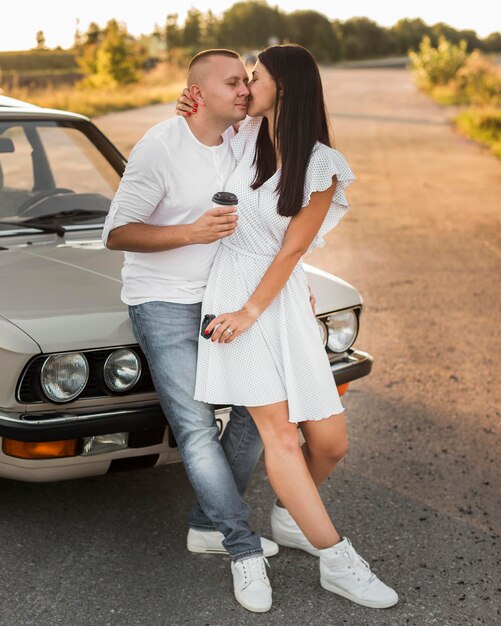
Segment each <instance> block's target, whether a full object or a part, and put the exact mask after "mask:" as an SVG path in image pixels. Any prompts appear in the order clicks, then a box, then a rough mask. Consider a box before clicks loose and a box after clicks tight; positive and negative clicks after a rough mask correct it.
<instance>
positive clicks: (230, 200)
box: [212, 191, 238, 206]
mask: <svg viewBox="0 0 501 626" xmlns="http://www.w3.org/2000/svg"><path fill="white" fill-rule="evenodd" d="M212 202H214V204H220V205H221V206H237V204H238V198H237V197H236V195H235V194H234V193H230V192H229V191H218V192H217V193H215V194H214V195H213V196H212Z"/></svg>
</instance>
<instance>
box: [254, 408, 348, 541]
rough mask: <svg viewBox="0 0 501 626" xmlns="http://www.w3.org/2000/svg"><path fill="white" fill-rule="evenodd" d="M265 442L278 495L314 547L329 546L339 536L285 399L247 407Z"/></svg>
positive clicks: (267, 459) (271, 480) (272, 482)
mask: <svg viewBox="0 0 501 626" xmlns="http://www.w3.org/2000/svg"><path fill="white" fill-rule="evenodd" d="M247 408H248V410H249V412H250V414H251V415H252V418H253V419H254V421H255V423H256V426H257V428H258V430H259V433H260V435H261V438H262V440H263V444H264V458H265V465H266V471H267V473H268V478H269V480H270V483H271V486H272V487H273V490H274V491H275V494H276V495H277V497H278V498H279V499H280V500H281V501H282V502H283V503H284V505H285V506H286V507H287V510H288V511H289V513H290V514H291V515H292V517H293V518H294V520H295V521H296V523H297V524H298V526H299V527H300V528H301V530H302V531H303V533H304V535H305V536H306V538H307V539H308V540H309V541H310V543H311V544H312V545H313V546H315V547H316V548H319V549H322V548H329V547H331V546H333V545H334V544H336V543H338V542H339V541H340V537H339V535H338V533H337V531H336V529H335V528H334V525H333V524H332V521H331V520H330V518H329V515H328V513H327V511H326V510H325V507H324V505H323V502H322V500H321V498H320V494H319V493H318V489H317V487H316V485H315V481H314V480H313V478H312V476H311V474H310V472H309V471H308V466H307V464H306V461H305V457H304V456H303V453H302V451H301V446H300V445H299V433H298V430H297V426H296V424H292V423H290V422H289V412H288V405H287V402H278V403H276V404H271V405H268V406H260V407H247Z"/></svg>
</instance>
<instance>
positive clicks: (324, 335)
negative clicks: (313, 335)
mask: <svg viewBox="0 0 501 626" xmlns="http://www.w3.org/2000/svg"><path fill="white" fill-rule="evenodd" d="M317 324H318V330H319V331H320V337H322V343H323V344H324V347H325V346H326V345H327V338H328V336H329V333H328V331H327V326H326V325H325V322H324V321H323V320H319V319H317Z"/></svg>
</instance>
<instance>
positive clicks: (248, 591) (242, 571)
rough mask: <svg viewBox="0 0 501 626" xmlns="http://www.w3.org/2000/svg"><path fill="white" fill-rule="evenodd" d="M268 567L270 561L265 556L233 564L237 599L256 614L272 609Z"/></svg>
mask: <svg viewBox="0 0 501 626" xmlns="http://www.w3.org/2000/svg"><path fill="white" fill-rule="evenodd" d="M266 565H268V561H267V560H266V559H265V558H264V557H263V556H253V557H250V558H248V559H242V560H240V561H232V562H231V573H232V574H233V591H234V592H235V598H236V600H237V602H239V603H240V604H241V605H242V606H243V607H244V608H246V609H247V610H248V611H253V612H254V613H265V612H266V611H269V610H270V609H271V603H272V598H271V584H270V581H269V579H268V575H267V573H266ZM268 567H269V566H268Z"/></svg>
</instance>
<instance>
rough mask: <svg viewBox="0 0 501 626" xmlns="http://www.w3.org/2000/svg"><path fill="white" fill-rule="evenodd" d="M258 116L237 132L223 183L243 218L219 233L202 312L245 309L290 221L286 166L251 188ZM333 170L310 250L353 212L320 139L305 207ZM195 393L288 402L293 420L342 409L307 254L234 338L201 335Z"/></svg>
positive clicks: (215, 400)
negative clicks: (281, 180)
mask: <svg viewBox="0 0 501 626" xmlns="http://www.w3.org/2000/svg"><path fill="white" fill-rule="evenodd" d="M261 121H262V118H247V119H246V120H245V121H244V123H243V124H242V126H241V128H240V130H239V132H238V134H237V135H236V136H235V137H234V139H233V140H232V147H233V150H234V152H235V156H236V158H237V162H238V164H237V167H236V168H235V170H234V172H233V174H232V175H231V176H230V178H229V179H228V182H227V184H226V191H230V192H233V193H235V194H236V195H237V197H238V215H239V218H238V225H237V228H236V230H235V233H234V234H233V235H231V236H230V237H226V238H225V239H222V240H221V245H220V247H219V250H218V253H217V255H216V258H215V261H214V264H213V266H212V269H211V273H210V277H209V280H208V283H207V288H206V290H205V296H204V300H203V305H202V317H203V316H204V315H205V314H206V313H213V314H214V315H220V314H222V313H229V312H232V311H237V310H239V309H241V308H242V306H243V305H244V304H245V303H246V302H247V300H248V299H249V297H250V296H251V295H252V293H253V292H254V291H255V289H256V287H257V286H258V285H259V283H260V281H261V279H262V277H263V275H264V273H265V272H266V270H267V269H268V267H269V265H270V264H271V262H272V261H273V259H274V257H275V256H276V255H277V253H278V252H279V250H280V248H281V246H282V241H283V238H284V235H285V232H286V230H287V227H288V225H289V222H290V220H291V218H290V217H283V216H281V215H279V214H278V213H277V194H276V193H275V188H276V185H277V182H278V176H280V170H277V172H276V173H275V174H274V175H273V176H272V177H271V178H270V179H269V180H268V181H266V182H265V183H264V184H263V185H262V186H261V187H260V188H259V189H256V190H253V189H251V186H250V185H251V183H252V181H253V180H254V175H255V171H256V170H255V165H253V164H252V161H253V159H254V149H255V144H256V139H257V134H258V131H259V127H260V125H261ZM334 175H336V177H337V185H336V191H335V193H334V198H333V200H332V203H331V206H330V208H329V211H328V213H327V216H326V218H325V220H324V222H323V224H322V226H321V228H320V230H319V232H318V234H317V235H316V237H315V239H314V241H313V242H312V244H311V246H310V249H309V251H311V250H312V249H313V248H316V247H318V246H323V245H325V241H324V240H323V235H325V233H327V232H328V231H329V230H331V229H332V228H334V226H336V224H337V223H338V222H339V220H340V219H341V218H342V217H343V215H344V214H345V213H346V212H347V211H348V207H349V205H348V202H347V200H346V196H345V194H344V188H345V187H347V186H348V185H349V184H350V183H351V182H352V181H353V180H355V176H354V175H353V172H352V171H351V169H350V167H349V166H348V164H347V163H346V161H345V159H344V157H343V156H342V155H341V154H340V153H339V152H338V151H337V150H334V149H333V148H329V147H328V146H326V145H324V144H321V143H320V142H317V144H316V145H315V147H314V148H313V151H312V154H311V158H310V162H309V165H308V169H307V173H306V180H305V189H304V199H303V206H306V205H307V204H308V203H309V200H310V196H311V194H312V193H313V192H315V191H324V190H325V189H327V188H328V187H330V185H331V184H332V177H333V176H334ZM304 210H306V211H307V210H308V209H307V208H306V209H304ZM195 399H197V400H202V401H204V402H209V403H211V404H235V405H240V406H249V407H252V406H262V405H266V404H273V403H275V402H280V401H283V400H287V401H288V408H289V421H290V422H301V421H304V420H319V419H323V418H326V417H329V416H330V415H333V414H335V413H341V412H342V411H344V407H343V405H342V404H341V401H340V398H339V394H338V391H337V387H336V383H335V381H334V379H333V376H332V372H331V369H330V365H329V360H328V357H327V353H326V351H325V348H324V346H323V343H322V340H321V337H320V332H319V329H318V324H317V321H316V319H315V316H314V314H313V312H312V309H311V305H310V301H309V291H308V281H307V277H306V274H305V271H304V269H303V267H302V264H301V262H299V263H298V264H297V265H296V267H295V268H294V270H293V272H292V274H291V276H290V278H289V280H288V281H287V283H286V284H285V286H284V287H283V289H282V291H281V292H280V293H279V294H278V296H277V297H276V298H275V300H274V301H273V302H272V303H271V305H270V306H269V307H268V308H267V309H266V310H265V311H264V313H262V315H261V316H260V317H259V318H258V320H257V321H256V322H255V323H254V324H253V325H252V326H251V327H250V328H249V329H248V330H246V331H245V332H244V333H242V335H240V336H239V337H237V338H236V339H235V340H234V341H233V342H231V343H229V344H225V343H223V344H220V343H218V342H214V343H213V342H212V341H210V340H208V339H204V338H202V337H200V339H199V348H198V367H197V382H196V390H195Z"/></svg>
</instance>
